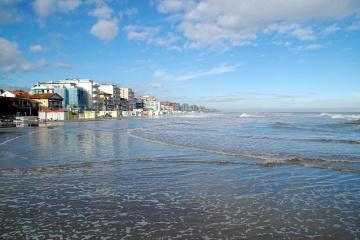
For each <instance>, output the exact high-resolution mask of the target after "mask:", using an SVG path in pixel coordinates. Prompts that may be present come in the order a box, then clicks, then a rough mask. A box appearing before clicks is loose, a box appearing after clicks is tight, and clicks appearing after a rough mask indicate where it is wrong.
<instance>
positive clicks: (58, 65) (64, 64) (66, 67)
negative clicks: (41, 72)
mask: <svg viewBox="0 0 360 240" xmlns="http://www.w3.org/2000/svg"><path fill="white" fill-rule="evenodd" d="M54 67H57V68H65V69H68V68H72V66H71V65H70V64H67V63H62V62H56V63H54Z"/></svg>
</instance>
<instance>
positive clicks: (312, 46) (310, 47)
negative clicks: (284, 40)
mask: <svg viewBox="0 0 360 240" xmlns="http://www.w3.org/2000/svg"><path fill="white" fill-rule="evenodd" d="M320 48H323V45H321V44H309V45H305V46H298V47H297V48H295V49H293V50H294V51H295V52H299V51H306V50H318V49H320Z"/></svg>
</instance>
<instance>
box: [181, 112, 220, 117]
mask: <svg viewBox="0 0 360 240" xmlns="http://www.w3.org/2000/svg"><path fill="white" fill-rule="evenodd" d="M219 116H223V114H221V113H190V114H184V115H176V116H175V117H180V118H211V117H219Z"/></svg>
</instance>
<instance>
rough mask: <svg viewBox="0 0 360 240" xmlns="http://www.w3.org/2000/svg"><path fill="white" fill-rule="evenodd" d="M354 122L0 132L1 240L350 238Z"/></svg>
mask: <svg viewBox="0 0 360 240" xmlns="http://www.w3.org/2000/svg"><path fill="white" fill-rule="evenodd" d="M359 209H360V114H358V113H208V114H205V113H204V114H199V113H194V114H184V115H178V116H170V117H160V118H157V119H129V120H112V121H92V122H65V123H57V124H56V125H52V126H49V127H39V128H17V129H0V238H2V239H14V238H31V239H36V238H38V239H49V238H52V239H61V238H69V239H71V238H91V237H95V238H98V239H101V238H102V239H120V238H124V239H152V238H156V239H158V238H165V239H167V238H171V239H189V238H190V239H191V238H193V239H201V238H203V239H219V238H220V239H227V238H228V239H234V238H235V239H238V238H257V239H258V238H315V239H316V238H332V239H354V238H355V239H356V238H359V237H360V210H359Z"/></svg>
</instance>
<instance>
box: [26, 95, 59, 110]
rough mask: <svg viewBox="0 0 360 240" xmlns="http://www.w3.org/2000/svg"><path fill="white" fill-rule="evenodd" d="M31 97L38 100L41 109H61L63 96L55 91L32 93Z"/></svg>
mask: <svg viewBox="0 0 360 240" xmlns="http://www.w3.org/2000/svg"><path fill="white" fill-rule="evenodd" d="M30 98H31V99H33V100H35V101H37V102H39V104H40V106H39V107H40V108H41V109H49V110H59V109H62V101H63V97H61V96H60V95H59V94H57V93H42V94H34V95H32V96H31V97H30Z"/></svg>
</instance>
